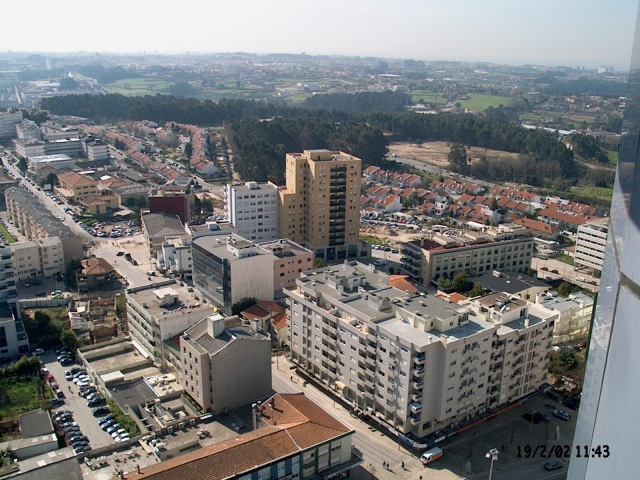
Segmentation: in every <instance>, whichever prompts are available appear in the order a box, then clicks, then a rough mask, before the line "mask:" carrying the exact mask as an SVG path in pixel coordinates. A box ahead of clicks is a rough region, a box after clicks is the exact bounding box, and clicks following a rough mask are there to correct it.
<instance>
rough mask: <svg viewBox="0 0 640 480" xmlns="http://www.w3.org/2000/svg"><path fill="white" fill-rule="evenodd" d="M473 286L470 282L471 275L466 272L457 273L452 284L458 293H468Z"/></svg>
mask: <svg viewBox="0 0 640 480" xmlns="http://www.w3.org/2000/svg"><path fill="white" fill-rule="evenodd" d="M471 285H472V283H471V281H470V280H469V274H467V273H465V272H460V273H457V274H456V276H455V277H453V281H452V282H451V287H452V288H453V290H454V291H456V292H458V293H462V292H466V291H467V290H469V289H470V288H471Z"/></svg>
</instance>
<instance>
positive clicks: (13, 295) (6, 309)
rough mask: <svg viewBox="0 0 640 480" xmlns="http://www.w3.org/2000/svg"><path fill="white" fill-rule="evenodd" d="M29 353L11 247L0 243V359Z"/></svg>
mask: <svg viewBox="0 0 640 480" xmlns="http://www.w3.org/2000/svg"><path fill="white" fill-rule="evenodd" d="M26 353H29V338H28V337H27V333H26V331H25V328H24V325H23V323H22V320H21V315H20V307H19V304H18V291H17V281H16V275H15V270H14V268H13V260H12V259H11V249H10V248H9V246H8V245H0V359H6V360H9V359H14V358H15V357H16V355H20V354H26Z"/></svg>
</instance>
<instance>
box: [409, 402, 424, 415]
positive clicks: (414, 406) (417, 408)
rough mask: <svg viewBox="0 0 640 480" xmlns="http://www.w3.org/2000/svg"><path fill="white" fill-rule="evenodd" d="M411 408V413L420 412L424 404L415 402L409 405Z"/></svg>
mask: <svg viewBox="0 0 640 480" xmlns="http://www.w3.org/2000/svg"><path fill="white" fill-rule="evenodd" d="M409 410H411V413H420V412H421V411H422V404H421V403H418V402H414V403H412V404H411V405H409Z"/></svg>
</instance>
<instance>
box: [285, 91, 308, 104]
mask: <svg viewBox="0 0 640 480" xmlns="http://www.w3.org/2000/svg"><path fill="white" fill-rule="evenodd" d="M311 95H312V94H311V93H309V92H300V93H294V94H293V95H288V96H287V97H285V98H286V99H287V102H294V103H296V102H304V101H305V100H306V99H307V98H309V97H310V96H311Z"/></svg>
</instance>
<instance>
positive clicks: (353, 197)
mask: <svg viewBox="0 0 640 480" xmlns="http://www.w3.org/2000/svg"><path fill="white" fill-rule="evenodd" d="M285 180H286V186H285V187H281V188H280V191H279V193H280V205H279V207H280V208H279V210H280V211H279V215H280V217H279V218H280V233H279V235H278V237H279V238H289V239H290V240H292V241H294V242H296V243H299V244H301V245H303V246H305V247H307V248H309V249H310V250H312V251H313V252H314V256H315V257H316V258H322V259H323V260H326V261H329V262H331V261H335V260H345V259H357V258H360V257H368V256H371V250H370V247H369V246H368V244H366V243H364V242H361V241H360V240H359V231H360V230H359V229H360V184H361V180H362V160H360V159H359V158H357V157H354V156H352V155H349V154H347V153H344V152H337V151H330V150H305V151H304V152H302V153H289V154H287V156H286V170H285Z"/></svg>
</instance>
